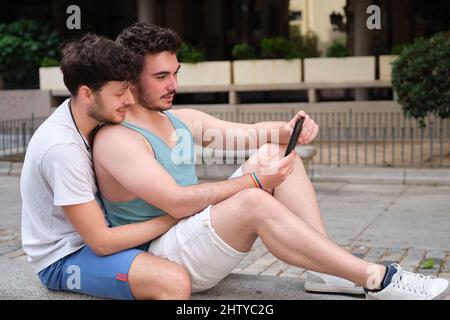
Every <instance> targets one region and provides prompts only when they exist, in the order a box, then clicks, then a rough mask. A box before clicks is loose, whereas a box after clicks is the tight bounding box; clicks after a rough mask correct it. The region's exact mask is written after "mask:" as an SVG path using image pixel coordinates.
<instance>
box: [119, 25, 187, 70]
mask: <svg viewBox="0 0 450 320" xmlns="http://www.w3.org/2000/svg"><path fill="white" fill-rule="evenodd" d="M181 42H182V41H181V38H180V36H179V35H178V34H177V33H176V32H175V31H173V30H171V29H169V28H163V27H159V26H157V25H154V24H151V23H147V22H137V23H134V24H132V25H131V26H129V27H127V28H125V29H124V30H123V31H122V32H121V33H120V34H119V36H118V37H117V39H116V43H118V44H120V45H122V46H124V47H126V48H127V49H129V50H131V51H132V52H133V53H134V54H136V55H137V56H139V58H140V62H141V70H140V71H142V70H143V67H144V58H145V55H146V54H156V53H160V52H164V51H169V52H172V53H177V51H178V50H179V49H180V47H181ZM139 74H140V72H139Z"/></svg>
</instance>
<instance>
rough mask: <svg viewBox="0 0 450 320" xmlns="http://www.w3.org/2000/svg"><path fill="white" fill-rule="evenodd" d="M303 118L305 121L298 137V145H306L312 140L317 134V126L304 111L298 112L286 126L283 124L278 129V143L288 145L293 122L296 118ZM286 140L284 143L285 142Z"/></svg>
mask: <svg viewBox="0 0 450 320" xmlns="http://www.w3.org/2000/svg"><path fill="white" fill-rule="evenodd" d="M300 117H304V118H305V121H304V122H303V126H302V132H301V133H300V136H299V137H298V140H297V143H298V144H308V143H310V142H311V141H313V140H314V138H315V137H316V136H317V133H318V132H319V126H318V125H317V124H316V123H315V122H314V120H313V119H311V117H310V116H309V115H307V114H306V112H305V111H300V112H298V113H297V114H296V115H295V117H294V118H292V119H291V120H290V121H289V122H288V123H287V124H285V125H284V126H283V127H281V129H280V143H286V144H287V143H288V142H289V139H290V137H291V134H292V130H293V129H294V125H295V121H297V119H298V118H300ZM285 140H286V141H285Z"/></svg>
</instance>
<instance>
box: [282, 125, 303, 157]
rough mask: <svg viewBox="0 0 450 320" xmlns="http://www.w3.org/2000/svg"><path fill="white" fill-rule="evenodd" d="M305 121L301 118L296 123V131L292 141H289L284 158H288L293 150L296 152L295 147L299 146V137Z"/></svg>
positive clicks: (293, 131) (293, 133)
mask: <svg viewBox="0 0 450 320" xmlns="http://www.w3.org/2000/svg"><path fill="white" fill-rule="evenodd" d="M303 121H305V118H304V117H300V118H298V119H297V121H295V125H294V129H293V130H292V135H291V139H290V140H289V144H288V147H287V149H286V153H285V154H284V156H285V157H286V156H287V155H289V154H290V153H291V151H292V150H294V148H295V146H296V145H297V141H298V137H299V136H300V133H301V132H302V127H303Z"/></svg>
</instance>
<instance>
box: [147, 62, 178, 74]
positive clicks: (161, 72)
mask: <svg viewBox="0 0 450 320" xmlns="http://www.w3.org/2000/svg"><path fill="white" fill-rule="evenodd" d="M180 68H181V65H180V64H179V65H178V68H177V70H176V71H175V73H176V72H178V70H180ZM169 73H170V72H169V71H160V72H156V73H154V74H152V75H153V76H160V75H164V74H169Z"/></svg>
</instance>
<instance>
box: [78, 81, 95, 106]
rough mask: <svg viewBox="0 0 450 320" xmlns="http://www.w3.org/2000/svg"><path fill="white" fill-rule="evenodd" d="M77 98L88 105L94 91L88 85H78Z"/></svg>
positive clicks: (90, 102)
mask: <svg viewBox="0 0 450 320" xmlns="http://www.w3.org/2000/svg"><path fill="white" fill-rule="evenodd" d="M78 99H80V100H81V101H83V103H85V104H88V105H90V104H92V100H93V99H94V93H93V92H92V90H91V89H90V88H89V87H88V86H85V85H83V86H80V87H79V88H78Z"/></svg>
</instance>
